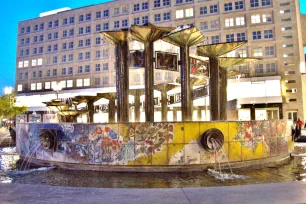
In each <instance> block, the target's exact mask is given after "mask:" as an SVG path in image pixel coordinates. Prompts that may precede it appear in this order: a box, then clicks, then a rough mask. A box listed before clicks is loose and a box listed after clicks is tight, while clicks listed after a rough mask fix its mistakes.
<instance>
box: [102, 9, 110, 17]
mask: <svg viewBox="0 0 306 204" xmlns="http://www.w3.org/2000/svg"><path fill="white" fill-rule="evenodd" d="M108 16H109V10H108V9H107V10H104V11H103V17H104V18H106V17H108Z"/></svg>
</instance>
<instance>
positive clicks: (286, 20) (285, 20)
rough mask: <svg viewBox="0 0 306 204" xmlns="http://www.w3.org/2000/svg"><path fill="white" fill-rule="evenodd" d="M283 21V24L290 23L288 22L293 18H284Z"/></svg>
mask: <svg viewBox="0 0 306 204" xmlns="http://www.w3.org/2000/svg"><path fill="white" fill-rule="evenodd" d="M281 21H282V22H288V21H291V18H282V19H281Z"/></svg>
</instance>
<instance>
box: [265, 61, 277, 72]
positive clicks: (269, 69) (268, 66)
mask: <svg viewBox="0 0 306 204" xmlns="http://www.w3.org/2000/svg"><path fill="white" fill-rule="evenodd" d="M266 72H268V73H271V72H273V73H275V72H276V65H275V63H269V64H266Z"/></svg>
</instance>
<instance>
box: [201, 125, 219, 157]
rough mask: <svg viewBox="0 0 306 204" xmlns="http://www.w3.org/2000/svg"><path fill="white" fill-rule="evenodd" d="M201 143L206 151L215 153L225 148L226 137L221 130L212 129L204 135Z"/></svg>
mask: <svg viewBox="0 0 306 204" xmlns="http://www.w3.org/2000/svg"><path fill="white" fill-rule="evenodd" d="M200 141H201V144H202V146H203V148H204V149H205V150H206V151H208V152H215V151H218V150H219V149H220V148H221V147H222V146H223V143H224V136H223V133H222V132H221V131H220V130H218V129H216V128H212V129H209V130H207V131H205V132H204V133H203V134H202V136H201V140H200Z"/></svg>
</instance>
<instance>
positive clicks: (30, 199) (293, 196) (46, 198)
mask: <svg viewBox="0 0 306 204" xmlns="http://www.w3.org/2000/svg"><path fill="white" fill-rule="evenodd" d="M0 197H1V203H2V204H4V203H65V204H69V203H72V204H74V203H102V204H103V203H108V204H109V203H115V204H121V203H122V204H123V203H124V204H129V203H133V204H138V203H139V204H146V203H158V204H163V203H169V204H173V203H175V204H181V203H182V204H185V203H186V204H190V203H192V204H198V203H199V204H200V203H227V204H231V203H233V204H234V203H235V204H237V203H251V204H252V203H256V204H258V203H261V204H264V203H278V204H282V203H284V204H288V203H305V202H306V183H304V182H289V183H275V184H261V185H247V186H230V187H208V188H167V189H160V188H155V189H124V188H111V189H110V188H74V187H60V186H42V185H25V184H0Z"/></svg>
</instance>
